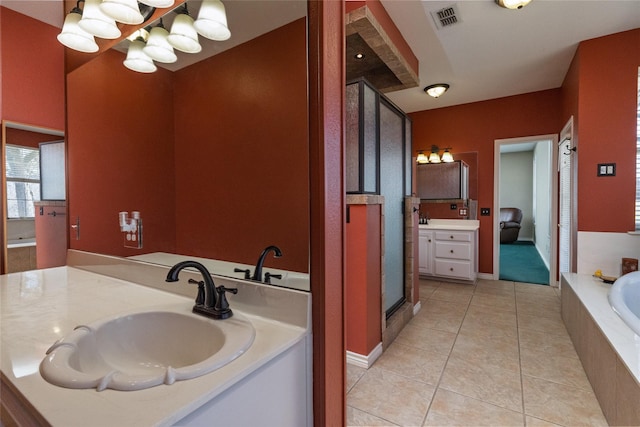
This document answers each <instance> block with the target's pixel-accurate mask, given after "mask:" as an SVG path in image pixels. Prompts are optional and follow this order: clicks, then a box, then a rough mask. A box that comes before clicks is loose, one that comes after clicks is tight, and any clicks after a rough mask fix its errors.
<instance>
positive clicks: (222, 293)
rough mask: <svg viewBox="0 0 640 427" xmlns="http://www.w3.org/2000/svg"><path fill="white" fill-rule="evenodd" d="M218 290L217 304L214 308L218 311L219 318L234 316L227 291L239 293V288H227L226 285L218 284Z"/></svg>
mask: <svg viewBox="0 0 640 427" xmlns="http://www.w3.org/2000/svg"><path fill="white" fill-rule="evenodd" d="M216 292H217V293H218V298H217V300H216V305H215V307H214V310H215V311H216V312H217V315H218V316H219V317H218V318H219V319H227V318H229V317H231V316H233V312H232V311H231V309H230V308H229V302H228V301H227V296H226V292H231V293H232V294H237V293H238V288H225V287H224V286H218V287H217V288H216Z"/></svg>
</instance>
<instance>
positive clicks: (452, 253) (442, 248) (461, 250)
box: [436, 241, 471, 261]
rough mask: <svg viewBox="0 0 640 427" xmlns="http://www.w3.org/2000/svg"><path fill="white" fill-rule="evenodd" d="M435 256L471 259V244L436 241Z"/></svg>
mask: <svg viewBox="0 0 640 427" xmlns="http://www.w3.org/2000/svg"><path fill="white" fill-rule="evenodd" d="M436 258H451V259H461V260H467V261H469V260H471V244H470V243H460V242H440V241H436Z"/></svg>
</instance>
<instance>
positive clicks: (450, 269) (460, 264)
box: [436, 259, 473, 280]
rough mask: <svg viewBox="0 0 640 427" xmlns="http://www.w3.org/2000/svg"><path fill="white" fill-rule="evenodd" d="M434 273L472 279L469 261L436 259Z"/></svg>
mask: <svg viewBox="0 0 640 427" xmlns="http://www.w3.org/2000/svg"><path fill="white" fill-rule="evenodd" d="M436 275H437V276H444V277H456V278H459V279H467V280H472V279H473V277H472V275H471V261H455V260H444V259H436Z"/></svg>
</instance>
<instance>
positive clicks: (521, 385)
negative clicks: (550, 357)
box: [513, 282, 527, 426]
mask: <svg viewBox="0 0 640 427" xmlns="http://www.w3.org/2000/svg"><path fill="white" fill-rule="evenodd" d="M513 302H514V303H515V308H516V337H517V339H518V365H519V366H520V402H521V404H522V425H523V426H526V425H527V414H526V411H525V407H524V379H523V375H524V374H523V373H522V351H521V350H520V318H519V316H518V293H517V292H516V282H513Z"/></svg>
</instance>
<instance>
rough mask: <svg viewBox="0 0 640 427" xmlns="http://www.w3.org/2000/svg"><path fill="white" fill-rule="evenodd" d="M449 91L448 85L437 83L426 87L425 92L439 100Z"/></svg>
mask: <svg viewBox="0 0 640 427" xmlns="http://www.w3.org/2000/svg"><path fill="white" fill-rule="evenodd" d="M447 89H449V85H448V84H446V83H436V84H433V85H429V86H427V87H425V88H424V89H423V90H424V91H425V92H426V93H427V95H429V96H432V97H434V98H439V97H440V96H441V95H442V94H443V93H445V92H446V91H447Z"/></svg>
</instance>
